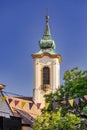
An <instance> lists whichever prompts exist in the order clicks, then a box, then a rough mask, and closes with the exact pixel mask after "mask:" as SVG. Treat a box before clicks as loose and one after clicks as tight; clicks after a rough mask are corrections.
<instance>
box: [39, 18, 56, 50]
mask: <svg viewBox="0 0 87 130" xmlns="http://www.w3.org/2000/svg"><path fill="white" fill-rule="evenodd" d="M39 46H40V49H41V50H42V51H46V52H47V51H48V52H49V51H54V49H55V42H54V40H52V38H51V33H50V28H49V16H46V26H45V31H44V35H43V37H42V39H41V40H40V41H39Z"/></svg>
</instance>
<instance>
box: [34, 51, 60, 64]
mask: <svg viewBox="0 0 87 130" xmlns="http://www.w3.org/2000/svg"><path fill="white" fill-rule="evenodd" d="M44 56H48V57H50V58H58V60H59V63H61V62H62V58H61V55H59V54H49V53H42V54H32V58H33V59H35V58H42V57H44Z"/></svg>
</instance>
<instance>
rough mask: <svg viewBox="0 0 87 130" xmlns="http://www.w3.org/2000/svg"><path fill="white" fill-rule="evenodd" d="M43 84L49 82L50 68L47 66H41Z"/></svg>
mask: <svg viewBox="0 0 87 130" xmlns="http://www.w3.org/2000/svg"><path fill="white" fill-rule="evenodd" d="M43 84H50V69H49V67H44V68H43Z"/></svg>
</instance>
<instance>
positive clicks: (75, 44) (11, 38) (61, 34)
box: [0, 0, 87, 96]
mask: <svg viewBox="0 0 87 130" xmlns="http://www.w3.org/2000/svg"><path fill="white" fill-rule="evenodd" d="M47 8H48V12H49V13H48V14H49V16H50V23H49V24H50V30H51V35H52V38H53V39H54V41H55V43H56V52H57V53H59V54H61V56H62V64H61V84H62V79H63V74H64V72H65V71H66V70H67V69H72V68H74V67H75V66H78V67H79V68H80V69H82V70H87V58H86V57H87V0H0V83H2V84H5V85H6V89H5V91H8V92H13V93H17V94H20V95H25V96H32V91H33V86H34V84H33V81H34V80H33V78H34V75H33V59H32V57H31V55H32V54H33V53H35V52H37V51H38V50H39V46H38V41H39V40H40V39H41V38H42V35H43V32H44V29H45V16H46V9H47Z"/></svg>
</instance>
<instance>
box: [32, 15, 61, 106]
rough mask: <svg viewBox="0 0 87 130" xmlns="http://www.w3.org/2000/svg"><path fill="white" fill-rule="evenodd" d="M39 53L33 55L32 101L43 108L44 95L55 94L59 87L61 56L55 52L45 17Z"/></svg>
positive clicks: (47, 20) (47, 19)
mask: <svg viewBox="0 0 87 130" xmlns="http://www.w3.org/2000/svg"><path fill="white" fill-rule="evenodd" d="M39 47H40V51H39V52H37V53H35V54H33V55H32V58H33V59H34V89H33V100H34V102H35V103H41V108H42V107H44V103H45V100H44V95H45V94H48V93H50V92H53V93H54V92H55V91H56V90H58V89H59V87H60V63H61V56H60V55H59V54H57V53H56V52H55V47H56V45H55V42H54V40H53V39H52V37H51V33H50V27H49V16H46V25H45V31H44V34H43V37H42V38H41V40H40V41H39Z"/></svg>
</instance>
